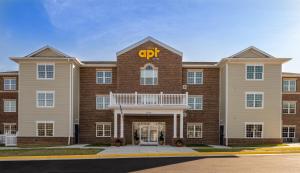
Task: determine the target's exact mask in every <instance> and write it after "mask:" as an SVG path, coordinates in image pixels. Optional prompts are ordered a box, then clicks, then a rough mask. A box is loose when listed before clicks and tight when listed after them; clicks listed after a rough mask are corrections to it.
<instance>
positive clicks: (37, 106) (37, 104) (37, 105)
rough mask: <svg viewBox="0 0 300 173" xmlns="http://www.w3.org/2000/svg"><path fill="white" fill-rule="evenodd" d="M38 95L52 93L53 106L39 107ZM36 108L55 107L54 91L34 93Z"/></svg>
mask: <svg viewBox="0 0 300 173" xmlns="http://www.w3.org/2000/svg"><path fill="white" fill-rule="evenodd" d="M39 93H43V94H44V93H52V94H53V105H52V106H39V103H38V96H39ZM35 101H36V108H54V107H55V91H53V90H52V91H50V90H38V91H36V99H35Z"/></svg>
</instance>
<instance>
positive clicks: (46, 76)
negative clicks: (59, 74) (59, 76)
mask: <svg viewBox="0 0 300 173" xmlns="http://www.w3.org/2000/svg"><path fill="white" fill-rule="evenodd" d="M37 79H41V80H52V79H54V64H37Z"/></svg>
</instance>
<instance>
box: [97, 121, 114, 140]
mask: <svg viewBox="0 0 300 173" xmlns="http://www.w3.org/2000/svg"><path fill="white" fill-rule="evenodd" d="M111 124H112V123H111V122H96V137H97V138H108V137H111V131H112V127H111ZM97 125H103V129H102V130H103V136H98V133H97V132H98V130H97ZM104 125H110V134H109V136H105V130H104Z"/></svg>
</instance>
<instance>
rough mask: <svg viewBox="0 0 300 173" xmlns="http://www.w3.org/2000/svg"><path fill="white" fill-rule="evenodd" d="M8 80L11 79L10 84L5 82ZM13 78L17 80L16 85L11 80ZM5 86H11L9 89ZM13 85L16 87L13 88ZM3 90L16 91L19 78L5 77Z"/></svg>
mask: <svg viewBox="0 0 300 173" xmlns="http://www.w3.org/2000/svg"><path fill="white" fill-rule="evenodd" d="M6 80H9V81H10V82H9V84H5V81H6ZM12 80H14V81H15V84H14V85H13V84H12V82H11V81H12ZM5 86H9V88H8V89H7V88H5ZM12 86H14V88H12ZM3 90H4V91H16V90H17V79H16V78H4V79H3Z"/></svg>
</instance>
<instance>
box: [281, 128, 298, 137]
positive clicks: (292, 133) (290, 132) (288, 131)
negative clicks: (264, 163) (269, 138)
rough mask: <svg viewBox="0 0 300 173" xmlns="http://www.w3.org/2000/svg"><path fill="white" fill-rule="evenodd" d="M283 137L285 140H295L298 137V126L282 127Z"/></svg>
mask: <svg viewBox="0 0 300 173" xmlns="http://www.w3.org/2000/svg"><path fill="white" fill-rule="evenodd" d="M282 137H283V138H295V137H296V126H295V125H287V126H283V127H282Z"/></svg>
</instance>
